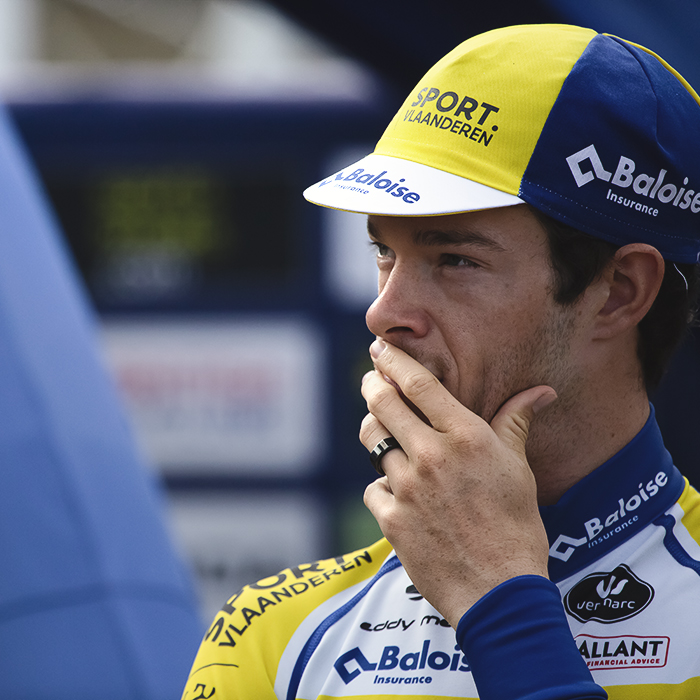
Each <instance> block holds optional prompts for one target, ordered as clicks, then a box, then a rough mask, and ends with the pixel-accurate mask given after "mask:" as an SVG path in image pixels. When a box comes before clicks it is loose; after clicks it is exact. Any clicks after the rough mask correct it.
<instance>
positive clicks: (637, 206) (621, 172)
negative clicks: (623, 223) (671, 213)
mask: <svg viewBox="0 0 700 700" xmlns="http://www.w3.org/2000/svg"><path fill="white" fill-rule="evenodd" d="M566 162H567V163H568V165H569V170H571V174H572V175H573V176H574V180H575V181H576V185H577V186H578V187H583V186H585V185H587V184H588V183H589V182H593V181H594V180H596V179H598V180H604V181H605V182H609V183H610V184H611V185H614V186H615V187H619V188H622V189H623V190H625V189H627V188H630V187H631V188H632V192H634V193H635V194H636V195H638V197H633V196H632V195H631V193H630V192H621V191H618V192H614V191H613V189H612V187H611V188H609V189H608V191H607V194H606V197H605V198H606V199H607V200H609V201H611V202H614V203H616V204H619V205H620V206H623V207H628V208H630V209H633V210H634V211H638V212H641V213H642V214H647V215H648V216H654V217H656V216H658V215H659V208H658V205H659V204H661V205H671V206H674V207H678V208H679V209H690V211H691V212H692V213H693V214H697V213H698V212H700V192H696V191H695V190H692V189H688V188H687V186H688V178H687V177H686V178H685V179H684V180H683V184H682V185H676V184H674V183H672V182H666V175H667V174H668V173H667V171H666V170H664V169H663V168H662V169H661V170H660V171H659V173H658V174H657V175H655V176H653V175H647V174H646V173H637V164H636V163H635V162H634V161H633V160H632V159H631V158H627V157H626V156H623V155H621V156H620V159H619V161H618V163H617V167H616V169H615V172H614V173H613V172H612V171H610V170H606V168H605V166H604V165H603V162H602V160H601V158H600V156H599V155H598V151H596V148H595V146H594V145H593V144H591V145H590V146H586V148H583V149H581V150H580V151H577V152H576V153H573V154H572V155H570V156H569V157H568V158H567V159H566ZM640 198H643V199H640Z"/></svg>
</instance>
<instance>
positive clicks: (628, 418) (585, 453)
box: [527, 379, 649, 505]
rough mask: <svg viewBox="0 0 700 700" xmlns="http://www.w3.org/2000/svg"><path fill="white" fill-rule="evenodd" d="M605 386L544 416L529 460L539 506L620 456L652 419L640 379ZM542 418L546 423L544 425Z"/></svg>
mask: <svg viewBox="0 0 700 700" xmlns="http://www.w3.org/2000/svg"><path fill="white" fill-rule="evenodd" d="M620 384H621V383H620V382H616V383H615V387H613V386H611V385H610V384H608V383H606V382H601V386H600V387H598V388H599V389H600V391H597V390H596V386H595V382H587V386H585V387H582V386H579V387H578V389H577V390H576V391H574V392H569V395H568V396H567V395H566V394H564V395H560V397H559V399H558V400H557V401H555V402H554V404H552V406H551V407H549V408H548V409H546V410H545V411H543V412H542V414H541V415H540V416H538V417H537V420H536V421H535V423H534V424H533V426H532V431H531V435H530V438H529V439H528V448H527V452H528V460H529V463H530V467H531V469H532V471H533V473H534V475H535V479H536V481H537V495H538V501H539V504H540V505H553V504H554V503H556V502H557V501H558V500H559V499H560V498H561V496H562V495H563V494H564V493H565V492H566V491H567V490H568V489H570V488H571V487H572V486H573V485H574V484H576V483H577V482H578V481H580V480H581V479H583V478H584V477H585V476H587V475H588V474H590V473H591V472H592V471H593V470H595V469H596V468H597V467H599V466H600V465H601V464H603V463H604V462H606V461H607V460H608V459H610V458H611V457H612V456H613V455H615V454H616V453H617V452H619V451H620V450H621V449H622V448H623V447H624V446H625V445H626V444H627V443H629V442H630V441H631V440H632V438H634V436H635V435H636V434H637V433H638V432H639V431H640V430H641V429H642V427H643V426H644V424H645V423H646V421H647V418H648V417H649V399H648V397H647V394H646V391H645V390H644V389H643V388H642V387H641V386H640V385H639V381H638V379H637V380H635V381H633V382H628V386H627V387H626V388H623V387H622V386H620ZM540 418H541V420H540Z"/></svg>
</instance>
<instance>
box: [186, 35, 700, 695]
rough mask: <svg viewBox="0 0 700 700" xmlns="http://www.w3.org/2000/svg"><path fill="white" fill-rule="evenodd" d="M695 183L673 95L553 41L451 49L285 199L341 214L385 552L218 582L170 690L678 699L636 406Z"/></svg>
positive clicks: (652, 470)
mask: <svg viewBox="0 0 700 700" xmlns="http://www.w3.org/2000/svg"><path fill="white" fill-rule="evenodd" d="M698 192H700V101H699V100H698V97H697V95H696V94H695V93H694V92H693V91H692V89H691V88H690V86H688V85H687V83H685V81H684V80H683V79H682V78H681V77H680V76H679V75H678V74H677V73H675V72H674V71H673V69H671V68H670V67H669V66H668V65H667V64H665V63H664V62H663V61H662V60H661V59H659V58H658V57H657V56H655V55H654V54H652V53H651V52H649V51H647V50H646V49H643V48H641V47H638V46H635V45H633V44H630V43H628V42H626V41H622V40H619V39H617V38H613V37H610V36H605V35H600V34H596V33H595V32H593V31H590V30H586V29H581V28H578V27H568V26H528V27H513V28H507V29H502V30H497V31H494V32H489V33H487V34H485V35H482V36H478V37H475V38H473V39H470V40H469V41H467V42H465V43H464V44H462V45H461V46H459V47H457V48H456V49H455V50H454V51H453V52H451V53H450V54H448V55H447V56H446V57H445V58H444V59H442V60H441V61H440V62H439V63H438V64H436V66H435V67H434V68H433V69H431V71H429V73H428V74H427V75H426V76H425V77H424V78H423V79H422V80H421V82H420V83H419V84H418V85H417V86H416V89H415V90H414V91H413V92H412V94H411V95H410V96H409V97H408V99H407V100H406V102H405V103H404V105H403V107H402V108H401V109H400V110H399V112H398V114H397V115H396V116H395V118H394V120H393V121H392V123H391V124H390V125H389V127H388V129H387V131H386V132H385V134H384V136H383V137H382V139H381V140H380V141H379V143H378V145H377V148H376V149H375V152H374V153H373V154H372V155H370V156H368V157H367V158H366V159H363V160H362V161H360V162H359V163H356V164H354V165H351V166H349V167H348V168H344V169H343V170H342V171H341V172H339V173H337V174H335V175H333V176H331V177H330V178H328V179H327V180H324V181H322V182H321V183H318V184H317V185H315V186H314V187H311V188H310V189H309V190H307V192H306V193H305V194H306V197H307V198H308V199H309V200H311V201H312V202H315V203H318V204H321V205H323V206H330V207H335V208H339V209H347V210H351V211H359V212H365V213H367V214H369V217H368V230H369V235H370V239H371V240H372V242H373V244H374V245H375V246H376V250H377V264H378V268H379V296H378V298H377V300H376V301H375V303H374V304H373V305H372V306H371V308H370V309H369V311H368V314H367V322H368V326H369V328H370V330H371V331H372V332H373V333H374V334H376V336H377V340H376V341H375V342H374V343H373V344H372V346H371V348H370V352H371V355H372V358H373V360H374V365H375V370H374V371H373V372H370V373H369V374H368V375H367V376H366V377H365V378H364V381H363V387H362V392H363V395H364V397H365V399H366V400H367V405H368V408H369V413H368V416H367V417H366V419H365V420H364V422H363V425H362V428H361V434H360V437H361V440H362V442H363V444H364V445H365V446H366V447H367V449H368V450H369V451H370V453H371V458H372V461H373V463H374V464H375V466H376V468H377V469H378V471H379V472H380V474H381V475H383V476H381V477H380V478H379V479H378V480H377V481H375V482H374V483H373V484H371V485H370V486H369V487H368V489H367V492H366V495H365V501H366V503H367V506H368V507H369V508H370V510H371V511H372V513H373V514H374V515H375V517H376V518H377V521H378V522H379V525H380V526H381V528H382V530H383V532H384V534H385V535H386V538H387V540H388V542H390V543H391V544H388V542H387V541H386V540H382V541H381V542H379V543H377V544H376V545H374V546H372V547H370V548H368V549H367V550H365V551H360V552H356V553H354V554H351V555H346V556H344V557H339V558H337V559H335V560H329V561H325V562H316V563H314V564H310V565H306V566H302V567H298V568H293V569H288V570H285V571H283V572H281V573H280V574H278V575H276V576H272V577H270V578H269V579H264V580H262V581H259V582H257V583H256V584H253V585H251V586H248V587H246V588H245V589H243V591H241V592H240V593H239V594H238V595H236V596H234V597H233V598H232V599H231V600H229V601H228V602H227V603H226V605H225V606H224V608H223V610H222V613H221V614H220V615H219V616H217V619H216V620H215V622H214V624H213V626H212V627H211V629H210V630H209V632H208V633H207V635H206V637H205V641H204V642H203V644H202V647H201V651H200V654H199V656H198V657H197V660H196V661H195V663H194V666H193V669H192V673H191V676H190V680H189V683H188V685H187V688H186V690H185V694H184V696H183V697H185V698H187V699H188V700H190V699H192V698H195V697H211V696H213V695H215V696H216V698H220V697H226V698H273V697H279V698H287V699H290V700H291V699H293V698H316V697H353V698H370V697H383V696H387V697H413V698H417V697H426V696H429V697H450V698H455V697H459V698H476V697H480V698H482V699H483V700H486V699H487V698H499V699H500V698H504V699H505V698H508V699H512V698H528V699H531V700H534V699H544V698H547V699H549V700H553V699H559V698H604V697H608V695H609V697H611V698H633V697H634V698H640V697H644V698H659V699H661V698H664V699H666V698H688V699H689V698H696V697H700V655H698V651H697V650H698V641H699V635H698V632H697V630H698V623H699V622H700V620H699V619H698V613H697V604H696V601H697V599H698V596H699V595H700V544H698V543H699V542H700V497H699V496H698V494H697V493H696V492H695V491H694V490H693V489H691V488H690V487H689V486H688V484H687V482H685V481H684V480H683V478H682V477H681V476H680V474H679V473H678V471H677V470H676V469H675V467H674V466H673V464H672V461H671V457H670V455H669V454H668V452H667V451H666V450H665V448H664V447H663V443H662V441H661V437H660V435H659V432H658V428H657V426H656V422H655V420H654V414H653V409H652V408H651V407H650V404H649V400H648V397H647V391H648V389H649V388H650V387H652V386H653V385H654V384H655V383H657V382H658V380H659V378H660V375H661V374H662V373H663V367H664V366H665V362H666V361H667V359H668V357H669V355H670V354H671V352H672V349H673V346H674V345H675V344H676V343H677V341H678V340H679V339H680V337H681V336H682V333H683V330H684V328H685V327H686V324H687V322H688V320H689V318H690V315H691V311H692V309H693V308H694V304H695V296H696V292H697V287H698V274H697V264H696V263H697V260H698V254H699V253H700V194H698ZM538 505H539V510H538ZM455 631H456V638H455ZM455 642H456V644H455ZM604 689H605V690H604ZM606 691H607V694H606Z"/></svg>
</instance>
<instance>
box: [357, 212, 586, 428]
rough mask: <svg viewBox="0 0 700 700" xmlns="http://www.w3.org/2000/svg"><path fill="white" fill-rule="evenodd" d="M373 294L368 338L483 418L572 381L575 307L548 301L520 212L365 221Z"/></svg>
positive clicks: (535, 240) (570, 386) (540, 256)
mask: <svg viewBox="0 0 700 700" xmlns="http://www.w3.org/2000/svg"><path fill="white" fill-rule="evenodd" d="M368 229H369V233H370V238H371V240H372V242H373V244H374V245H375V246H376V249H377V266H378V268H379V296H378V298H377V299H376V301H375V302H374V303H373V304H372V306H371V307H370V308H369V310H368V312H367V325H368V327H369V329H370V331H371V332H372V333H374V334H375V335H377V336H379V337H381V338H383V339H385V340H387V341H389V342H390V343H392V344H394V345H396V346H398V347H399V348H401V349H402V350H404V351H406V352H407V353H408V354H409V355H411V356H412V357H414V358H415V359H416V360H418V361H419V362H420V363H421V364H423V365H424V366H425V367H427V368H428V369H429V370H430V371H431V372H433V374H435V376H436V377H437V378H438V379H439V380H440V381H441V382H442V383H443V384H444V386H445V387H446V388H447V389H448V390H449V391H450V393H451V394H453V395H454V396H455V397H456V398H457V399H458V400H459V401H460V402H461V403H463V404H464V405H465V406H467V407H468V408H469V409H471V410H472V411H474V412H475V413H477V414H478V415H480V416H481V417H482V418H484V419H485V420H487V421H490V420H491V418H492V417H493V416H494V414H495V413H496V411H497V410H498V408H499V407H500V406H501V405H502V404H503V403H504V401H506V400H507V399H508V398H510V397H511V396H513V395H514V394H516V393H518V392H519V391H522V390H524V389H527V388H529V387H532V386H536V385H538V384H548V385H549V386H552V387H553V388H554V389H555V390H556V391H557V393H558V394H559V397H560V401H559V402H558V403H559V404H560V406H562V401H563V400H565V398H566V397H567V395H568V396H569V397H571V396H572V395H574V393H575V386H576V382H577V380H578V376H579V371H578V370H577V362H576V356H577V349H576V342H575V339H576V325H577V323H576V308H577V307H576V306H575V305H574V306H572V307H562V306H560V305H558V304H556V303H555V302H554V301H553V298H552V290H553V283H554V279H553V271H552V269H551V266H550V263H549V252H548V246H547V238H546V234H545V232H544V230H543V229H542V227H541V226H540V224H539V223H538V222H537V220H536V219H535V218H534V216H533V215H532V214H531V213H530V211H529V210H528V208H527V207H526V206H515V207H506V208H501V209H489V210H485V211H480V212H469V213H466V214H454V215H448V216H436V217H416V218H414V217H388V216H370V217H369V219H368Z"/></svg>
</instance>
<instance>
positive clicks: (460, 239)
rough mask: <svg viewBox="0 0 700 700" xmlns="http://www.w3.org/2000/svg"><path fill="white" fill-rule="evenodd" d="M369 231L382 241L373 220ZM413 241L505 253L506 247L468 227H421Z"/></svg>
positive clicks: (368, 226) (368, 227)
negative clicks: (473, 247) (468, 246)
mask: <svg viewBox="0 0 700 700" xmlns="http://www.w3.org/2000/svg"><path fill="white" fill-rule="evenodd" d="M367 231H368V233H369V235H370V236H372V238H374V239H376V240H377V241H379V242H381V240H382V234H381V232H380V231H379V229H378V228H377V227H376V226H375V225H374V224H373V223H372V222H371V221H369V220H368V221H367ZM411 237H412V239H413V242H414V243H415V244H416V245H424V246H440V245H470V246H475V247H477V248H483V249H484V250H490V251H494V252H497V253H504V252H505V251H506V249H505V248H504V247H503V246H502V245H501V244H500V243H498V242H497V241H495V240H493V238H490V237H489V236H487V235H485V234H483V233H480V232H477V231H470V230H468V229H459V230H457V229H442V228H439V229H438V228H434V229H421V230H418V231H414V232H413V234H412V236H411Z"/></svg>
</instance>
